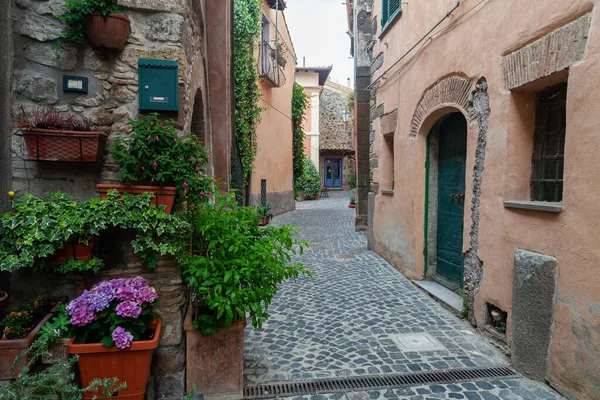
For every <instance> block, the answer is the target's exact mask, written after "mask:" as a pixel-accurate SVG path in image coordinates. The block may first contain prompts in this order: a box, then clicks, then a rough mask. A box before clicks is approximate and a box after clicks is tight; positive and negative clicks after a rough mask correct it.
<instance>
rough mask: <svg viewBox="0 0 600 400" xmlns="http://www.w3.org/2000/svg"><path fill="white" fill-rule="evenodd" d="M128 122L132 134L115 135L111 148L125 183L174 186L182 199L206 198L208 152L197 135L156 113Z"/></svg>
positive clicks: (196, 199) (208, 188)
mask: <svg viewBox="0 0 600 400" xmlns="http://www.w3.org/2000/svg"><path fill="white" fill-rule="evenodd" d="M129 125H130V126H131V127H132V128H133V130H132V133H131V135H129V136H127V137H126V138H122V137H121V138H117V140H116V141H115V145H114V146H113V148H112V149H111V151H112V155H113V158H114V159H115V162H116V163H117V164H118V165H119V167H121V174H120V176H121V178H122V179H123V181H124V182H125V183H126V184H128V185H156V186H175V187H176V188H177V190H178V192H179V196H180V199H182V200H185V201H191V202H202V201H207V200H208V197H209V196H210V192H211V191H212V187H213V180H212V179H211V178H210V177H209V176H208V175H207V174H206V173H205V172H204V171H203V169H204V168H205V167H206V165H207V163H208V158H209V156H208V154H207V153H206V150H204V148H203V147H202V145H201V144H200V142H199V140H198V138H197V137H196V136H194V135H193V134H192V133H190V132H185V133H180V132H179V131H178V130H177V128H175V126H174V122H173V121H171V120H169V121H162V120H161V119H160V118H159V115H158V114H157V113H152V114H148V115H140V116H139V117H138V119H137V120H132V119H130V120H129Z"/></svg>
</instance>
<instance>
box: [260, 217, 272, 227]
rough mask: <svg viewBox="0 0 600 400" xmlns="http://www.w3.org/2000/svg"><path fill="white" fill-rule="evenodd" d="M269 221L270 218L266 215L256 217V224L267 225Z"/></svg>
mask: <svg viewBox="0 0 600 400" xmlns="http://www.w3.org/2000/svg"><path fill="white" fill-rule="evenodd" d="M270 221H271V218H269V217H267V216H260V217H258V226H267V225H269V222H270Z"/></svg>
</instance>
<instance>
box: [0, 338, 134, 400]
mask: <svg viewBox="0 0 600 400" xmlns="http://www.w3.org/2000/svg"><path fill="white" fill-rule="evenodd" d="M59 337H60V336H59V335H58V334H56V333H53V332H49V333H48V334H46V335H43V336H40V337H39V338H38V339H37V340H35V341H34V342H33V343H32V344H31V346H29V348H28V349H27V350H26V351H25V352H24V353H23V354H21V355H20V356H19V357H18V358H17V360H16V361H15V365H17V363H18V362H19V361H20V360H21V359H22V358H23V357H24V358H25V359H26V360H27V363H26V364H25V366H24V367H23V368H22V369H21V372H20V373H19V375H18V376H17V379H15V380H14V381H11V382H10V383H9V384H8V385H3V386H0V400H57V399H60V400H81V399H83V394H84V393H86V392H92V393H94V392H100V393H102V395H101V396H100V397H97V396H95V397H94V399H98V400H100V399H109V398H111V396H114V395H116V394H117V393H118V391H120V390H125V389H126V388H127V385H126V384H125V383H121V384H119V382H118V379H117V378H107V379H102V380H98V379H97V380H95V381H93V382H92V383H91V384H90V386H88V387H87V388H85V389H81V388H80V387H79V385H78V384H77V379H76V377H75V373H74V372H73V369H74V367H75V365H76V364H77V361H79V356H73V357H71V358H69V359H68V360H64V361H61V362H58V363H56V364H53V365H51V366H50V367H47V368H45V369H40V368H39V363H40V361H41V360H42V358H44V357H51V356H52V354H51V353H50V350H49V349H50V344H52V343H54V342H56V340H57V339H58V338H59Z"/></svg>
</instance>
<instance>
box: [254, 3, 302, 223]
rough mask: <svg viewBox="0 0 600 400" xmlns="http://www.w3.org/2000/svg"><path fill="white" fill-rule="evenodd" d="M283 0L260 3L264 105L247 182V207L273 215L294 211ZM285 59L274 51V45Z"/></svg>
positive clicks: (291, 56)
mask: <svg viewBox="0 0 600 400" xmlns="http://www.w3.org/2000/svg"><path fill="white" fill-rule="evenodd" d="M284 9H285V2H284V1H282V0H277V1H276V0H263V34H262V39H261V41H260V43H259V57H258V62H259V71H260V75H261V78H262V79H261V80H260V82H259V86H260V89H261V92H262V97H261V99H260V101H259V106H260V107H263V112H262V115H261V122H260V124H259V126H258V128H257V130H256V137H257V146H258V154H257V155H256V160H255V163H254V171H253V172H252V176H251V180H250V193H251V194H250V204H261V203H262V204H269V205H270V206H271V208H272V211H273V213H274V214H275V215H277V214H281V213H284V212H288V211H291V210H294V209H295V208H296V203H295V200H294V183H293V169H292V139H293V135H292V120H291V115H292V93H293V88H294V75H295V64H296V54H295V52H294V46H293V44H292V40H291V37H290V33H289V30H288V27H287V23H286V20H285V14H284V11H283V10H284ZM277 42H279V43H280V44H281V45H282V47H283V48H284V49H285V55H284V56H283V57H282V56H281V54H278V53H276V43H277Z"/></svg>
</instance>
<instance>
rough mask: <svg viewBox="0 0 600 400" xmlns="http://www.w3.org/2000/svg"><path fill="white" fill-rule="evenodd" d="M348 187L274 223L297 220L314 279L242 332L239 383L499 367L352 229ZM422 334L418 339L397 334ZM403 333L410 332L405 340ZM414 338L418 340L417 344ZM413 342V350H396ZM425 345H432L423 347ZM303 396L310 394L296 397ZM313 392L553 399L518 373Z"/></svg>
mask: <svg viewBox="0 0 600 400" xmlns="http://www.w3.org/2000/svg"><path fill="white" fill-rule="evenodd" d="M350 194H351V193H349V192H345V193H339V192H338V193H331V195H330V198H329V199H322V200H320V201H313V202H302V203H298V205H297V210H296V211H294V212H291V213H288V214H285V215H283V216H280V217H277V218H275V223H276V224H289V225H295V226H298V227H300V229H301V234H300V235H301V237H302V239H306V240H308V241H309V242H310V244H311V246H310V249H309V250H308V251H306V252H305V254H304V255H303V256H302V257H301V259H302V261H303V262H304V263H305V266H306V267H308V268H310V269H311V270H312V273H313V275H314V280H310V279H305V278H302V279H301V280H299V281H298V282H297V283H296V284H293V283H288V284H286V285H284V286H283V287H282V289H281V291H280V292H279V294H278V295H277V296H276V298H275V299H274V300H273V303H272V306H271V310H270V314H271V316H272V317H271V319H270V320H269V321H268V322H267V323H265V324H264V327H263V329H262V330H258V329H253V328H252V327H249V328H247V330H246V352H245V359H246V369H245V371H244V373H245V375H246V384H248V385H253V384H265V383H273V382H277V381H306V380H311V379H319V378H335V377H345V376H348V377H349V376H366V375H381V374H408V373H415V372H421V371H432V370H436V371H440V370H453V369H468V368H477V367H491V366H505V365H507V364H508V361H507V360H506V359H505V358H504V357H503V356H502V355H501V354H500V353H499V352H497V351H496V350H495V349H494V348H493V347H492V346H491V345H490V344H489V343H488V342H487V340H486V339H484V338H483V337H481V336H479V335H478V334H477V333H476V332H475V330H474V329H472V328H471V326H470V325H469V324H468V323H466V322H465V321H462V320H460V319H459V318H457V317H455V316H454V315H453V314H451V313H450V312H448V311H446V310H445V309H443V308H442V307H441V306H439V305H438V304H437V303H436V302H435V301H434V300H432V299H430V298H429V297H428V296H427V295H425V294H423V293H422V292H420V291H419V290H418V289H417V288H415V286H414V285H413V284H412V283H411V282H410V281H408V280H407V279H406V278H404V277H403V276H402V275H401V274H400V273H398V272H397V271H395V270H394V269H393V268H392V267H391V266H389V265H388V264H387V263H386V262H385V261H384V260H383V259H382V258H380V257H379V256H377V255H376V254H375V253H373V252H370V251H367V250H366V241H367V238H366V234H364V233H355V232H354V210H352V209H349V208H348V198H349V196H350ZM406 334H424V335H425V336H422V335H421V336H413V337H408V338H407V337H406V336H399V335H406ZM407 339H411V340H408V341H407ZM414 339H418V340H419V343H417V342H415V341H414ZM411 343H412V344H419V345H421V346H422V345H425V347H421V348H420V349H408V348H406V347H405V348H402V344H404V346H406V345H407V344H408V345H411ZM428 346H429V347H428ZM300 398H309V397H308V396H306V397H300ZM310 398H312V399H317V398H318V399H325V398H331V399H377V398H392V399H393V398H401V399H415V400H416V399H470V400H474V399H486V400H489V399H521V398H522V399H558V398H560V397H559V396H557V395H556V394H555V393H554V392H553V391H552V390H550V389H549V388H548V387H546V386H544V385H541V384H538V383H535V382H532V381H530V380H528V379H525V378H518V379H504V380H494V379H491V380H489V379H488V380H476V379H475V380H473V381H471V382H465V381H461V382H456V383H450V384H430V385H426V386H412V387H408V388H406V387H405V388H400V389H386V390H375V391H370V392H362V393H360V392H354V393H345V394H344V393H333V394H327V395H314V396H312V397H310Z"/></svg>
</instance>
